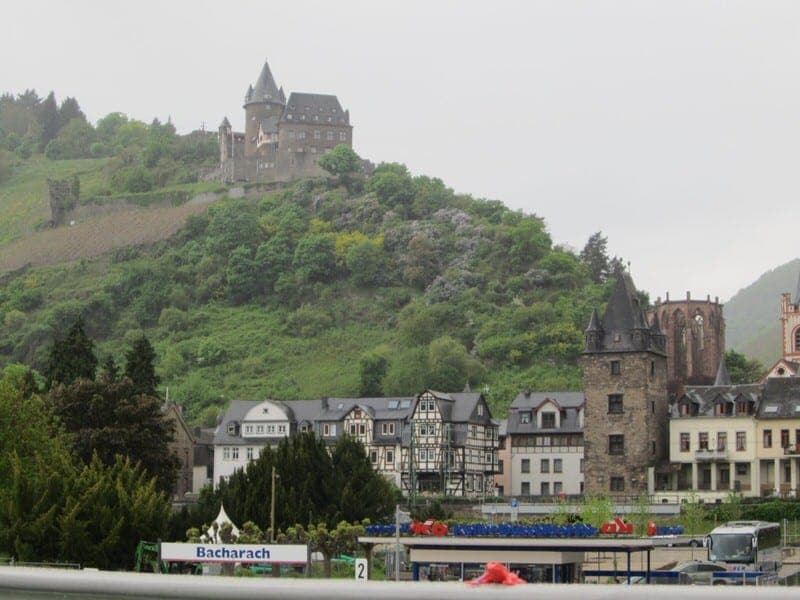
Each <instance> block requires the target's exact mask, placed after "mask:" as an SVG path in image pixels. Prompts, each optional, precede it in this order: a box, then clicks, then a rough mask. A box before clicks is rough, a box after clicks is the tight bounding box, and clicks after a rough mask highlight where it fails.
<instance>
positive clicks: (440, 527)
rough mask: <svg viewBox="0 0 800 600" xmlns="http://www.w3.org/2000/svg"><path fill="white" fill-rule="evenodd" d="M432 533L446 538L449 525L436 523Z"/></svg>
mask: <svg viewBox="0 0 800 600" xmlns="http://www.w3.org/2000/svg"><path fill="white" fill-rule="evenodd" d="M431 533H432V534H433V535H438V536H445V535H447V525H445V524H444V523H434V524H433V526H432V527H431Z"/></svg>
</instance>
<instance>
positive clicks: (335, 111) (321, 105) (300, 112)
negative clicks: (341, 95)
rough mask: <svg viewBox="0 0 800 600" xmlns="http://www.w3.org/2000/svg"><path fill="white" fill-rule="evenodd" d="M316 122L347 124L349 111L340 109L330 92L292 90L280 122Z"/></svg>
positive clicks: (321, 123)
mask: <svg viewBox="0 0 800 600" xmlns="http://www.w3.org/2000/svg"><path fill="white" fill-rule="evenodd" d="M287 121H288V122H291V123H318V124H320V125H340V126H341V125H349V124H350V113H349V112H348V111H345V110H342V105H341V104H339V99H338V98H337V97H336V96H332V95H330V94H307V93H303V92H292V93H291V94H289V100H288V101H287V102H286V107H285V108H284V109H283V115H282V116H281V123H284V122H287Z"/></svg>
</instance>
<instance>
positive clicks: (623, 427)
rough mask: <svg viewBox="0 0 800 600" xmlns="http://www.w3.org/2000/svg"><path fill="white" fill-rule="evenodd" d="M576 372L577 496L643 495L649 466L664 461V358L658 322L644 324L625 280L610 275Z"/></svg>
mask: <svg viewBox="0 0 800 600" xmlns="http://www.w3.org/2000/svg"><path fill="white" fill-rule="evenodd" d="M581 366H582V367H583V381H584V395H585V397H586V409H585V410H586V412H585V419H584V444H585V445H584V456H585V463H584V479H585V492H586V493H587V494H605V495H612V496H631V495H634V496H635V495H638V494H640V493H646V492H647V491H648V487H652V486H651V485H650V484H651V483H652V482H653V480H654V477H655V475H654V473H655V470H654V469H651V467H655V465H656V464H657V463H658V462H659V461H661V460H663V459H664V457H665V456H666V440H667V431H666V430H667V358H666V354H665V339H664V335H663V334H662V333H661V330H660V328H659V325H658V321H657V320H656V321H655V322H654V323H652V324H650V325H648V324H647V320H646V318H645V314H644V311H643V310H642V308H641V306H640V303H639V297H638V294H637V293H636V288H635V287H634V285H633V282H632V281H631V278H630V275H628V274H627V273H618V274H617V282H616V287H615V288H614V292H613V293H612V295H611V298H610V299H609V301H608V305H607V306H606V310H605V313H604V314H603V318H602V319H599V318H598V314H597V311H594V312H593V313H592V317H591V321H590V323H589V327H588V328H587V329H586V348H585V349H584V351H583V355H582V356H581Z"/></svg>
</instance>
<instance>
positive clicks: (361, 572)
mask: <svg viewBox="0 0 800 600" xmlns="http://www.w3.org/2000/svg"><path fill="white" fill-rule="evenodd" d="M368 579H369V570H368V569H367V559H366V558H357V559H356V581H367V580H368Z"/></svg>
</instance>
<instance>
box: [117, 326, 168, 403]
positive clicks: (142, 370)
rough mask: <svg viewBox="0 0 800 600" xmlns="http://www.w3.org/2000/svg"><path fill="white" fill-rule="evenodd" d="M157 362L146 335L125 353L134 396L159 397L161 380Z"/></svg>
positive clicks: (126, 368) (126, 369)
mask: <svg viewBox="0 0 800 600" xmlns="http://www.w3.org/2000/svg"><path fill="white" fill-rule="evenodd" d="M155 360H156V352H155V350H153V345H152V344H151V343H150V340H148V339H147V336H145V335H142V336H141V337H139V338H137V339H136V340H134V342H133V345H132V346H131V348H130V350H128V351H127V352H126V353H125V376H126V377H128V378H129V379H130V380H131V383H132V384H133V393H134V394H144V395H146V396H153V397H155V398H157V397H158V392H157V391H156V388H157V387H158V384H159V383H161V379H160V378H159V377H158V375H156V367H155Z"/></svg>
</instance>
